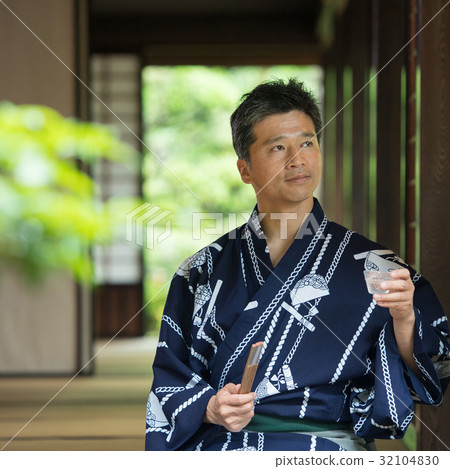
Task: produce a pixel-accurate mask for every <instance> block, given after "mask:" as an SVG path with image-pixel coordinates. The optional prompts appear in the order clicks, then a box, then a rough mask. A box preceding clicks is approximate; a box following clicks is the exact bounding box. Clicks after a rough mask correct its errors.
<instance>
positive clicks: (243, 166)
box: [236, 158, 252, 184]
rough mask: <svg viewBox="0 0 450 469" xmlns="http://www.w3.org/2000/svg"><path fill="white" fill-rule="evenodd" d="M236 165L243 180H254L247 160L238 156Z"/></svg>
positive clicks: (248, 182) (247, 181)
mask: <svg viewBox="0 0 450 469" xmlns="http://www.w3.org/2000/svg"><path fill="white" fill-rule="evenodd" d="M236 165H237V168H238V170H239V174H240V175H241V179H242V181H244V182H245V184H251V182H252V180H251V178H250V172H249V168H248V167H249V164H248V163H247V161H245V160H241V158H238V160H237V162H236Z"/></svg>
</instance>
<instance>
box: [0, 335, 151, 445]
mask: <svg viewBox="0 0 450 469" xmlns="http://www.w3.org/2000/svg"><path fill="white" fill-rule="evenodd" d="M155 345H156V340H155V339H152V338H139V339H116V340H115V341H114V342H111V344H109V345H108V346H107V347H106V348H105V349H104V350H103V351H102V352H101V353H100V354H99V355H98V357H97V358H96V364H95V365H96V366H95V368H96V372H95V374H94V375H93V376H80V377H77V378H75V379H74V380H73V381H71V382H70V383H69V384H67V383H68V381H69V380H70V377H65V378H60V377H58V378H0V448H2V447H4V449H5V450H16V451H17V450H19V451H21V450H50V451H53V450H60V451H61V450H62V451H64V450H97V451H103V450H106V451H108V450H122V451H127V450H133V451H139V450H143V449H144V435H145V409H146V402H147V397H148V393H149V390H150V386H151V364H152V361H153V357H154V350H155ZM97 346H98V348H100V347H101V346H103V344H102V343H99V344H97ZM62 388H64V389H63V390H62V391H61V392H59V391H60V390H61V389H62ZM58 392H59V394H58V395H57V396H56V397H55V398H54V399H53V400H52V401H51V402H50V403H49V404H47V403H48V401H49V400H50V399H52V397H53V396H54V395H55V394H56V393H58ZM38 412H39V414H37V413H38ZM36 414H37V415H36ZM16 434H17V435H16ZM15 435H16V436H15ZM11 438H13V439H12V440H11ZM5 445H6V446H5Z"/></svg>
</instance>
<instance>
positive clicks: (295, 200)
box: [146, 80, 450, 450]
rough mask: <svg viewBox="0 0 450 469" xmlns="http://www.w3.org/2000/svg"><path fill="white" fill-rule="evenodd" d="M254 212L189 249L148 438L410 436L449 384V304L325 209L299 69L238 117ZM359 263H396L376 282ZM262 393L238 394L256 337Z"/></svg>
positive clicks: (316, 445)
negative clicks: (420, 407)
mask: <svg viewBox="0 0 450 469" xmlns="http://www.w3.org/2000/svg"><path fill="white" fill-rule="evenodd" d="M231 127H232V134H233V144H234V148H235V150H236V153H237V155H238V158H239V159H238V162H237V166H238V169H239V172H240V175H241V178H242V180H243V182H244V183H246V184H251V185H252V186H253V188H254V190H255V193H256V197H257V206H256V207H255V210H254V212H253V214H252V216H251V217H250V219H249V221H248V223H246V224H245V225H243V226H241V227H239V228H238V229H236V230H234V231H232V232H231V233H228V234H227V235H225V236H223V237H221V238H220V239H218V240H217V241H216V242H214V243H212V244H211V245H209V246H207V247H206V248H204V249H202V250H201V251H199V252H198V253H196V254H195V255H194V256H192V257H190V258H189V259H187V260H186V261H185V262H184V263H183V264H182V265H181V267H180V268H179V269H178V271H177V273H176V275H175V276H174V279H173V281H172V285H171V288H170V291H169V295H168V298H167V303H166V307H165V310H164V314H163V318H162V326H161V335H160V341H159V343H158V349H157V354H156V357H155V362H154V366H153V369H154V382H153V386H152V390H151V392H150V397H149V401H148V406H147V433H146V448H147V449H149V450H342V449H345V450H366V449H369V448H370V441H371V440H372V439H373V438H401V437H402V436H403V435H404V432H405V431H406V428H407V426H408V424H409V422H410V421H411V419H412V417H413V409H414V404H413V401H422V402H424V403H426V404H432V405H439V404H440V403H441V402H442V396H443V390H444V388H445V386H446V385H447V382H448V376H449V375H450V373H449V372H448V370H449V368H450V367H449V366H448V365H449V361H448V360H449V358H450V352H449V340H448V325H447V321H446V317H445V314H444V312H443V310H442V307H441V305H440V304H439V301H438V299H437V298H436V296H435V294H434V293H433V290H432V288H431V286H430V284H429V283H428V282H427V281H426V280H425V279H424V278H423V277H421V276H420V275H419V274H417V273H416V272H414V271H413V270H412V269H411V268H410V267H408V266H407V265H406V264H405V263H404V262H403V261H402V260H401V259H400V258H398V256H396V255H395V254H394V253H393V252H392V251H390V250H388V249H385V248H384V247H382V246H380V245H378V244H376V243H374V242H372V241H370V240H368V239H366V238H364V237H363V236H360V235H358V234H356V233H354V232H352V231H350V230H348V229H346V228H344V227H342V226H340V225H337V224H335V223H332V222H330V221H328V219H327V218H326V216H325V215H324V213H323V211H322V208H321V206H320V204H319V202H318V201H317V200H316V199H314V197H313V193H314V190H315V189H316V188H317V185H318V183H319V180H320V175H321V154H320V148H319V136H320V131H321V127H322V123H321V118H320V113H319V110H318V107H317V104H316V101H315V100H314V98H313V97H312V95H311V94H310V93H309V92H308V91H306V90H305V88H304V87H303V85H302V84H300V83H298V82H296V81H295V80H289V82H288V83H284V82H282V81H274V82H270V83H265V84H262V85H259V86H258V87H256V88H255V89H254V90H253V91H252V92H251V93H248V94H246V95H244V97H243V100H242V102H241V104H240V105H239V107H238V108H237V109H236V111H235V112H234V113H233V115H232V117H231ZM364 270H375V271H378V270H379V271H390V272H391V279H390V280H388V281H385V282H384V283H382V284H381V288H382V289H383V290H389V292H388V293H384V294H374V295H371V294H369V293H368V291H367V288H366V285H365V280H364V276H363V271H364ZM258 341H262V342H263V343H264V345H263V351H262V355H261V360H260V364H259V367H258V370H257V373H256V377H255V382H254V387H253V389H254V391H252V392H249V393H245V394H240V393H239V388H240V382H241V378H242V373H243V370H244V366H245V363H246V359H247V356H248V353H249V350H250V347H251V345H252V344H253V343H255V342H258Z"/></svg>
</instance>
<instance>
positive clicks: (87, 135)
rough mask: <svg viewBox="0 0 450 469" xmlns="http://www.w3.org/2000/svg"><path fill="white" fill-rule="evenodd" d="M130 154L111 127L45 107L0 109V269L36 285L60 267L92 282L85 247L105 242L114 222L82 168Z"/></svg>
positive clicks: (3, 106) (8, 105) (9, 106)
mask: <svg viewBox="0 0 450 469" xmlns="http://www.w3.org/2000/svg"><path fill="white" fill-rule="evenodd" d="M129 151H130V150H129V149H128V148H125V146H124V145H122V144H121V143H120V142H118V140H117V138H116V137H115V136H114V134H113V133H112V131H111V129H109V128H106V127H103V126H98V125H94V124H88V123H82V122H77V121H75V120H71V119H65V118H63V117H62V116H61V115H60V114H58V113H57V112H56V111H54V110H52V109H50V108H47V107H43V106H28V105H27V106H16V105H13V104H11V103H6V102H5V103H1V104H0V194H1V197H0V233H1V238H0V259H1V261H2V264H3V265H7V266H8V265H9V266H15V267H18V268H19V270H20V271H21V272H22V273H24V274H25V275H26V276H27V277H28V278H29V279H31V280H33V281H36V280H38V279H40V278H41V277H42V276H43V275H45V274H46V273H48V272H49V271H50V270H52V269H61V268H63V269H66V270H68V271H69V272H71V273H73V274H74V276H75V277H76V278H77V279H78V280H84V281H91V280H92V265H91V261H90V259H89V256H88V252H89V247H90V245H91V244H92V243H101V242H105V241H106V240H108V239H109V238H110V234H111V229H112V223H111V217H110V216H109V215H108V211H107V209H106V208H105V207H104V206H102V205H101V204H99V203H98V200H97V199H96V197H95V185H94V183H93V181H92V179H91V178H90V177H89V176H88V175H87V174H86V173H85V172H83V171H82V170H81V167H82V166H85V167H87V165H90V164H92V163H94V162H95V161H97V160H98V159H100V158H102V157H104V158H114V159H115V160H117V161H120V160H122V159H123V158H124V155H125V154H126V152H129ZM75 156H76V158H77V159H75V158H74V157H75Z"/></svg>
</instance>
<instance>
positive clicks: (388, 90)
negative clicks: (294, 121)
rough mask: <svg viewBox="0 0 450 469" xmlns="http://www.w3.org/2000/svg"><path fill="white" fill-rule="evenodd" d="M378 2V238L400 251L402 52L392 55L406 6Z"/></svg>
mask: <svg viewBox="0 0 450 469" xmlns="http://www.w3.org/2000/svg"><path fill="white" fill-rule="evenodd" d="M378 5H379V11H378V35H379V45H378V54H379V62H378V71H379V74H378V77H377V79H378V92H377V93H378V94H377V96H378V100H377V204H376V209H377V241H378V242H379V243H381V244H383V245H385V246H388V247H389V248H390V249H392V250H394V251H396V252H400V246H401V243H400V227H401V218H402V210H401V196H400V194H401V177H400V173H401V172H400V170H401V165H400V163H401V154H402V126H401V121H402V119H401V73H402V64H403V54H399V55H397V56H396V57H395V58H394V59H393V57H394V56H395V55H396V54H397V52H398V51H399V50H400V49H401V48H402V47H403V45H404V42H405V41H404V38H405V36H404V28H403V25H404V9H403V2H392V1H391V0H379V3H378ZM387 12H389V13H388V14H385V13H387ZM386 64H388V65H386ZM385 65H386V66H385ZM383 67H384V68H383Z"/></svg>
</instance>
